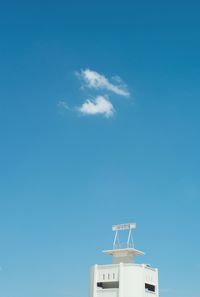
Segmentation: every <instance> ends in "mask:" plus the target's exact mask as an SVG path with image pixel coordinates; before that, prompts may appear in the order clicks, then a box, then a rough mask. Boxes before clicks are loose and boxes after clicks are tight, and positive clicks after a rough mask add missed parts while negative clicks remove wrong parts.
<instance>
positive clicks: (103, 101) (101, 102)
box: [78, 96, 115, 118]
mask: <svg viewBox="0 0 200 297" xmlns="http://www.w3.org/2000/svg"><path fill="white" fill-rule="evenodd" d="M78 111H79V112H80V113H82V114H84V115H97V114H102V115H104V116H105V117H107V118H109V117H111V116H113V114H114V112H115V109H114V107H113V105H112V103H111V102H110V101H109V100H108V99H107V97H105V96H97V97H96V98H95V99H93V100H90V99H88V100H86V101H85V102H84V103H83V104H82V105H81V106H80V107H79V108H78Z"/></svg>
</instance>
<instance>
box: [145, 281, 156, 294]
mask: <svg viewBox="0 0 200 297" xmlns="http://www.w3.org/2000/svg"><path fill="white" fill-rule="evenodd" d="M145 290H146V291H147V292H149V291H150V292H155V291H156V287H155V286H154V285H150V284H147V283H146V284H145Z"/></svg>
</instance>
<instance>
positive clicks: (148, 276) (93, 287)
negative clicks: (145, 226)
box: [89, 223, 159, 297]
mask: <svg viewBox="0 0 200 297" xmlns="http://www.w3.org/2000/svg"><path fill="white" fill-rule="evenodd" d="M135 228H136V224H135V223H130V224H123V225H115V226H113V227H112V230H113V231H114V232H115V237H114V242H113V249H111V250H106V251H103V252H104V253H106V254H108V255H111V256H112V260H113V261H112V264H110V265H94V266H93V267H92V269H91V273H90V293H89V297H158V296H159V291H158V270H157V269H156V268H153V267H151V266H150V265H147V264H136V263H135V261H134V260H135V257H136V256H139V255H143V254H144V253H143V252H142V251H139V250H136V249H135V248H134V244H133V239H132V230H133V229H135ZM122 232H123V233H127V242H126V243H125V244H123V243H121V242H120V237H122Z"/></svg>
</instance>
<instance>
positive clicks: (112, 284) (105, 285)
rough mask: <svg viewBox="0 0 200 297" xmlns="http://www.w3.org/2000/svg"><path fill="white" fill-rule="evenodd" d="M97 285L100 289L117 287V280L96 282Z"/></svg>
mask: <svg viewBox="0 0 200 297" xmlns="http://www.w3.org/2000/svg"><path fill="white" fill-rule="evenodd" d="M97 287H98V288H102V289H117V288H119V282H98V283H97Z"/></svg>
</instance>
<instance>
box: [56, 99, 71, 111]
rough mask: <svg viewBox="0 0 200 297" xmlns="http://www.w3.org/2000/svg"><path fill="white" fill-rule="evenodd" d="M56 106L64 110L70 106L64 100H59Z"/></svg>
mask: <svg viewBox="0 0 200 297" xmlns="http://www.w3.org/2000/svg"><path fill="white" fill-rule="evenodd" d="M57 106H58V107H59V108H62V109H65V110H70V107H69V106H68V105H67V103H66V102H65V101H64V100H60V101H59V102H58V104H57Z"/></svg>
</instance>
